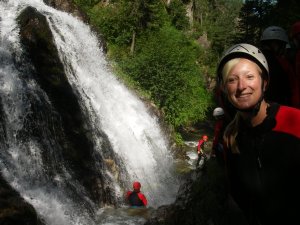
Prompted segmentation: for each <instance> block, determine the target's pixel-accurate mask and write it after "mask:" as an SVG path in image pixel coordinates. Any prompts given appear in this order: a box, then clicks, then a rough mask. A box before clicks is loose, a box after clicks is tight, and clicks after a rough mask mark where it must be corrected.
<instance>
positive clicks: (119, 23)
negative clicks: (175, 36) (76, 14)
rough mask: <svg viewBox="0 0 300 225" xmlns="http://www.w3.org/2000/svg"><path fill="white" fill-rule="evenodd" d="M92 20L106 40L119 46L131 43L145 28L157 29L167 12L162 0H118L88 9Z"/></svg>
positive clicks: (161, 24) (162, 22)
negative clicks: (134, 36) (134, 35)
mask: <svg viewBox="0 0 300 225" xmlns="http://www.w3.org/2000/svg"><path fill="white" fill-rule="evenodd" d="M88 15H89V16H90V19H91V22H92V23H93V24H96V26H98V27H99V29H100V30H101V33H102V34H103V35H104V37H105V39H106V41H108V42H109V43H113V44H116V45H119V46H123V45H125V46H126V45H129V44H130V43H131V42H132V39H133V34H134V33H135V34H136V35H137V36H138V35H140V34H141V33H143V32H144V31H145V30H157V29H159V28H160V27H161V26H163V24H164V22H165V17H166V16H167V15H166V12H165V9H164V6H163V5H162V3H161V2H160V1H151V0H134V1H126V0H120V1H116V2H115V3H114V4H109V5H103V4H98V5H95V6H94V7H93V8H91V9H90V10H88Z"/></svg>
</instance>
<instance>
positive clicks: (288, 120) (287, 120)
mask: <svg viewBox="0 0 300 225" xmlns="http://www.w3.org/2000/svg"><path fill="white" fill-rule="evenodd" d="M276 121H277V123H276V126H275V127H274V129H273V130H274V131H278V132H283V133H287V134H290V135H294V136H296V137H298V138H300V127H297V126H295V125H296V124H299V123H300V116H299V110H297V109H294V108H291V107H288V106H280V109H279V110H278V113H277V115H276Z"/></svg>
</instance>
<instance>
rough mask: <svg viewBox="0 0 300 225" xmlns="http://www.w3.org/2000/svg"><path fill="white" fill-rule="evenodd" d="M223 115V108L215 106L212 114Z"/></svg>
mask: <svg viewBox="0 0 300 225" xmlns="http://www.w3.org/2000/svg"><path fill="white" fill-rule="evenodd" d="M223 115H224V110H223V109H222V108H221V107H217V108H215V109H214V111H213V116H214V117H216V116H223Z"/></svg>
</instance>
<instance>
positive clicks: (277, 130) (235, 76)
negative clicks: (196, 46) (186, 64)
mask: <svg viewBox="0 0 300 225" xmlns="http://www.w3.org/2000/svg"><path fill="white" fill-rule="evenodd" d="M218 79H219V85H220V88H221V89H222V91H223V92H224V94H225V96H226V97H227V99H228V100H229V102H230V103H231V104H232V105H233V106H234V108H235V109H236V111H237V113H236V116H235V118H234V119H233V121H232V122H231V123H230V124H229V125H228V126H227V128H226V131H225V135H224V139H225V140H224V141H225V148H226V150H227V151H226V154H227V157H226V159H227V164H226V165H227V170H228V179H229V184H230V190H229V191H230V193H231V195H232V197H233V198H234V200H235V201H236V202H237V203H238V205H239V206H240V208H241V209H242V210H243V212H244V213H245V216H246V217H247V219H248V220H249V224H251V225H252V224H253V225H257V224H260V225H267V224H268V225H269V224H277V225H284V224H299V223H300V220H299V217H298V216H297V214H298V212H299V210H300V206H299V201H300V194H299V189H300V185H299V184H298V182H297V181H296V179H295V178H296V177H298V175H297V173H298V172H297V171H299V169H300V151H299V150H300V130H299V126H300V110H298V109H294V108H290V107H287V106H281V105H279V104H277V103H269V102H267V101H265V99H264V92H265V91H266V89H267V87H268V83H269V80H270V79H272V77H271V78H269V67H268V64H267V61H266V58H265V56H264V55H263V54H262V53H261V51H260V50H259V49H258V48H256V47H255V46H252V45H249V44H237V45H234V46H232V47H231V48H230V49H229V50H228V51H227V52H226V53H225V55H224V56H223V58H222V59H221V61H220V63H219V67H218ZM279 156H280V157H281V159H282V160H281V163H279V162H278V157H279ZM295 221H297V222H295Z"/></svg>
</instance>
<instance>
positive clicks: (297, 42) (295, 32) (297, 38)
mask: <svg viewBox="0 0 300 225" xmlns="http://www.w3.org/2000/svg"><path fill="white" fill-rule="evenodd" d="M290 33H291V39H292V40H291V46H292V47H293V48H294V50H295V55H294V57H293V59H292V62H293V67H294V70H295V74H296V79H297V83H298V87H299V92H298V96H300V21H298V22H296V23H294V24H293V25H292V27H291V32H290ZM298 108H299V107H298Z"/></svg>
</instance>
